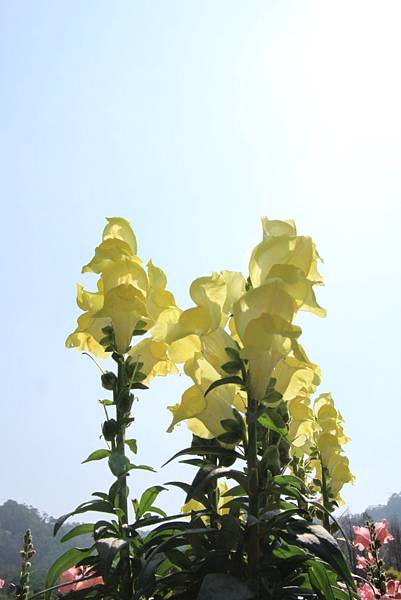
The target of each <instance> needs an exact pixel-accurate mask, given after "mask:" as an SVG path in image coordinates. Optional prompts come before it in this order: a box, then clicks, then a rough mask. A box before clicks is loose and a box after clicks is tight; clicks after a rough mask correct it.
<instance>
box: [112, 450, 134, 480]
mask: <svg viewBox="0 0 401 600" xmlns="http://www.w3.org/2000/svg"><path fill="white" fill-rule="evenodd" d="M109 467H110V471H111V472H112V473H113V475H114V476H115V477H121V476H122V475H126V474H127V473H128V471H129V469H130V461H129V459H128V458H127V457H126V456H125V455H124V454H121V452H117V451H114V452H112V453H111V454H110V456H109Z"/></svg>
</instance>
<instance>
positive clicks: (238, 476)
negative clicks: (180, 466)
mask: <svg viewBox="0 0 401 600" xmlns="http://www.w3.org/2000/svg"><path fill="white" fill-rule="evenodd" d="M220 477H226V478H227V479H234V480H235V481H236V482H237V483H239V484H240V485H241V486H242V487H243V488H244V489H247V487H248V479H247V476H246V475H245V474H244V473H242V472H241V471H237V470H236V469H229V468H228V467H216V466H215V465H205V466H204V467H202V468H201V469H199V471H198V472H197V474H196V475H195V478H194V480H193V482H192V484H191V486H190V488H189V490H188V493H187V497H186V500H185V502H188V501H189V500H191V499H192V498H195V499H198V498H199V496H200V495H201V494H203V493H204V492H205V491H206V490H207V488H208V486H209V485H210V484H211V483H212V482H213V481H214V480H215V479H219V478H220Z"/></svg>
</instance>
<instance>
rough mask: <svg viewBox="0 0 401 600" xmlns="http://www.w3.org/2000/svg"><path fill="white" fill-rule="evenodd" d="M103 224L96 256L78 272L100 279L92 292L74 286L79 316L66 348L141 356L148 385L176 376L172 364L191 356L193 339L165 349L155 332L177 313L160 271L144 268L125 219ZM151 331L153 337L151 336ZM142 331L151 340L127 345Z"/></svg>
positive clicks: (162, 329)
mask: <svg viewBox="0 0 401 600" xmlns="http://www.w3.org/2000/svg"><path fill="white" fill-rule="evenodd" d="M107 220H108V224H107V225H106V227H105V228H104V231H103V237H102V242H101V244H100V245H99V246H98V247H97V248H96V250H95V256H94V257H93V258H92V260H91V261H90V262H89V263H88V264H87V265H85V266H84V267H83V269H82V272H83V273H88V272H91V273H96V274H98V275H99V280H98V283H97V291H96V292H88V291H86V290H85V289H84V288H83V287H82V286H81V285H78V293H77V304H78V306H79V308H80V309H81V310H83V311H84V312H83V314H82V315H81V316H80V317H79V318H78V324H77V328H76V329H75V331H74V332H73V333H72V334H70V335H69V336H68V338H67V341H66V345H67V347H70V348H71V347H75V348H77V349H79V350H84V351H87V352H91V353H92V354H94V355H95V356H98V357H101V358H107V357H108V356H109V354H110V352H113V351H117V352H118V353H120V354H125V353H127V352H129V353H130V355H131V356H132V358H133V360H134V361H135V360H138V358H139V357H140V360H141V362H142V363H143V367H142V371H143V372H144V373H146V375H147V381H148V380H149V379H151V378H152V377H154V376H156V375H167V374H169V373H175V372H177V369H176V366H175V363H179V362H182V361H183V360H185V359H186V358H187V356H188V355H190V354H191V353H193V348H192V346H191V342H192V341H193V340H191V339H189V340H188V339H187V340H185V343H179V344H175V345H174V344H169V345H168V344H166V343H165V341H164V339H163V336H161V335H160V331H164V330H165V329H166V327H167V326H168V324H169V323H170V321H171V314H172V312H173V313H174V314H175V313H176V312H178V313H180V312H182V311H180V310H179V309H178V307H177V306H176V303H175V299H174V296H173V294H172V293H171V292H169V291H168V290H166V285H167V280H166V276H165V274H164V273H163V271H162V270H161V269H160V268H159V267H156V266H155V265H154V264H153V263H152V261H149V262H148V263H147V266H146V270H145V268H144V266H143V263H142V260H141V259H140V258H139V256H138V255H137V242H136V238H135V235H134V232H133V231H132V229H131V226H130V224H129V223H128V221H126V220H125V219H122V218H118V217H113V218H109V219H107ZM153 329H154V330H155V332H156V333H158V336H153V335H152V331H153ZM147 332H150V333H151V337H148V338H146V339H143V340H142V341H140V342H139V343H138V344H136V345H135V346H133V347H131V346H130V344H131V340H132V337H133V336H134V335H142V334H145V333H147Z"/></svg>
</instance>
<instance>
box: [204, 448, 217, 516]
mask: <svg viewBox="0 0 401 600" xmlns="http://www.w3.org/2000/svg"><path fill="white" fill-rule="evenodd" d="M206 461H207V462H208V463H212V464H213V465H215V466H216V467H217V458H216V457H215V456H212V455H211V454H208V455H207V457H206ZM207 497H208V500H209V503H210V506H211V509H212V513H211V515H210V525H211V526H212V527H216V528H217V524H218V515H217V507H218V484H217V479H213V480H212V483H211V485H210V488H209V489H208V492H207Z"/></svg>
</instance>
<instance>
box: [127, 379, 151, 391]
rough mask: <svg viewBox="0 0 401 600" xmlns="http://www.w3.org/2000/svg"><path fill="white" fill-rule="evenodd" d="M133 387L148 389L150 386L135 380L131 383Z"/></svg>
mask: <svg viewBox="0 0 401 600" xmlns="http://www.w3.org/2000/svg"><path fill="white" fill-rule="evenodd" d="M131 389H133V390H148V389H149V386H147V385H145V384H144V383H141V382H140V381H135V382H134V383H133V384H132V385H131Z"/></svg>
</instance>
